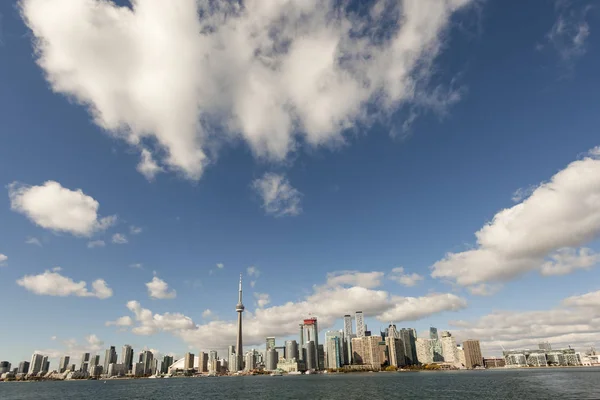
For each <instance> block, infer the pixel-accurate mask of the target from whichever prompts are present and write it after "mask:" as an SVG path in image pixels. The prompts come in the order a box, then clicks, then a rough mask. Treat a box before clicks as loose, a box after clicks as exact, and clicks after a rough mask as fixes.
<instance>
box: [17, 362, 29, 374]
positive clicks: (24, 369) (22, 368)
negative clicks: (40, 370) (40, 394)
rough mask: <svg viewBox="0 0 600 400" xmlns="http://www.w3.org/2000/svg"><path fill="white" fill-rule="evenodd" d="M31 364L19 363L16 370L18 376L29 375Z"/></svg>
mask: <svg viewBox="0 0 600 400" xmlns="http://www.w3.org/2000/svg"><path fill="white" fill-rule="evenodd" d="M30 365H31V364H30V363H29V361H21V362H20V363H19V369H18V370H17V373H18V374H27V373H29V366H30Z"/></svg>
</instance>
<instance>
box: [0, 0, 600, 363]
mask: <svg viewBox="0 0 600 400" xmlns="http://www.w3.org/2000/svg"><path fill="white" fill-rule="evenodd" d="M315 1H316V0H290V1H286V2H277V1H275V2H261V1H249V2H244V4H246V3H247V6H245V7H243V9H241V10H240V11H239V12H237V11H236V12H233V11H232V10H229V9H227V7H223V8H220V7H216V8H214V9H213V8H211V9H210V10H209V11H207V10H205V9H203V4H207V3H206V2H202V1H194V0H185V1H182V5H181V6H180V7H174V6H173V5H172V4H171V3H172V2H161V1H152V0H139V1H136V2H130V1H128V0H114V1H108V0H89V1H84V2H80V4H79V3H78V4H79V6H78V7H69V6H68V3H69V1H65V0H18V1H13V2H0V52H1V53H2V56H0V120H1V121H2V131H1V133H0V293H2V299H3V300H4V302H5V304H7V307H5V308H4V310H3V325H4V326H6V327H7V328H6V329H2V330H0V343H2V345H0V358H1V359H5V360H11V362H15V363H16V362H21V361H23V360H27V361H28V362H31V355H32V353H33V352H34V351H40V352H42V353H43V355H45V356H47V357H48V359H49V360H50V361H51V362H52V365H58V363H59V362H60V358H61V357H63V356H65V355H69V356H70V360H69V363H71V364H73V363H74V364H76V365H77V366H78V368H79V367H81V366H82V365H83V367H84V368H87V369H90V368H93V367H96V366H97V365H96V364H98V365H102V367H103V368H105V367H106V368H108V367H109V366H110V364H111V363H110V362H109V363H108V365H105V362H104V358H105V356H106V354H105V352H106V350H107V349H108V350H109V353H108V359H109V361H110V359H115V358H117V359H122V358H124V357H123V349H122V348H121V346H120V345H121V344H128V345H130V346H131V347H132V348H133V349H135V351H136V354H135V355H133V359H132V360H131V361H130V360H129V356H130V354H129V352H128V351H126V352H125V353H126V355H127V357H125V358H127V364H129V365H127V368H129V369H133V368H134V367H135V368H136V370H140V371H141V369H140V368H143V369H144V370H146V369H147V368H149V365H150V363H152V362H154V361H155V359H154V358H152V359H150V355H149V353H147V354H146V357H145V359H144V360H143V362H140V361H139V360H138V359H137V358H136V357H137V354H138V353H137V352H138V351H141V350H143V349H145V350H146V351H151V352H152V354H153V357H154V355H157V354H158V355H161V356H162V355H165V354H172V355H177V356H178V357H180V358H181V357H183V355H185V354H186V353H191V354H196V355H198V352H199V351H200V350H201V349H205V351H206V356H207V357H206V359H207V363H209V362H213V361H214V357H212V358H211V354H210V351H211V350H216V351H218V354H219V356H220V357H223V358H225V359H227V361H228V362H229V359H230V356H231V358H235V359H236V360H237V361H236V362H237V363H238V364H241V360H242V358H243V357H245V356H246V354H245V351H240V348H241V349H244V350H245V349H248V348H252V347H255V348H261V349H262V348H263V346H265V344H266V338H267V337H275V338H276V340H277V346H276V347H285V342H286V340H297V341H298V342H299V343H298V344H300V347H302V345H307V346H309V348H310V351H309V352H308V353H307V357H308V356H310V357H311V362H315V363H317V364H319V363H324V362H325V359H322V357H321V352H320V350H319V349H320V348H321V347H323V352H325V350H326V349H329V350H330V351H333V352H335V351H338V352H339V351H340V348H341V347H343V346H342V345H341V342H343V341H345V342H348V341H349V342H350V343H351V342H352V340H354V339H360V340H359V341H357V343H358V344H359V346H362V347H361V348H364V349H368V350H369V351H368V352H367V353H365V354H363V356H364V357H369V358H371V359H373V360H376V359H377V357H380V355H379V356H378V355H377V354H378V352H377V349H378V348H379V347H381V346H382V345H381V343H375V342H373V343H370V342H368V341H369V340H373V339H365V341H364V342H363V341H362V339H363V337H369V336H368V335H367V332H371V335H373V334H375V336H376V335H378V334H379V332H381V331H385V330H386V329H388V328H389V325H390V323H392V324H393V325H395V326H396V327H397V331H394V330H392V331H394V335H396V334H397V335H398V336H400V337H399V338H394V340H391V339H390V342H389V345H388V346H389V347H392V348H393V349H394V357H395V359H399V358H401V354H402V350H404V353H405V357H410V358H412V359H415V358H417V356H418V355H417V350H419V351H420V352H421V355H423V354H427V357H429V354H430V352H429V351H430V350H431V351H432V353H431V356H432V358H434V359H439V358H440V357H441V356H442V355H443V353H444V349H446V350H448V349H451V348H452V341H453V340H455V341H457V342H459V343H462V342H463V341H465V340H468V339H474V340H479V343H480V346H481V350H482V353H483V354H486V355H490V356H498V357H500V356H502V355H503V351H504V349H507V351H508V350H509V349H516V350H523V349H527V348H537V345H538V343H543V342H548V343H550V344H551V345H552V348H558V349H568V348H569V346H571V347H572V348H576V349H588V348H591V347H597V346H598V338H599V337H600V311H599V310H600V307H598V306H600V285H599V284H598V282H600V269H599V268H598V265H599V263H600V203H599V200H598V199H600V141H599V140H598V133H597V126H598V125H599V124H600V116H599V114H598V113H597V111H596V108H597V106H594V104H598V103H599V102H600V93H599V92H598V91H597V90H596V89H595V88H596V87H597V86H598V85H597V84H596V83H595V82H597V80H598V73H597V71H599V70H600V46H599V45H598V43H599V42H598V35H597V31H598V29H599V26H600V24H599V15H600V14H599V13H598V11H597V9H596V8H595V7H593V6H591V5H592V4H593V1H592V0H581V1H571V0H568V1H565V0H556V1H550V2H548V1H544V0H531V1H527V2H520V3H519V7H511V6H507V5H506V4H505V3H504V2H502V1H483V2H482V1H478V0H446V1H435V0H433V1H431V0H430V1H425V0H423V1H421V0H403V1H397V2H394V1H384V0H372V1H366V2H339V1H336V0H323V1H320V0H319V2H318V6H317V5H316V4H317V3H316V2H315ZM209 3H210V2H209ZM217 3H219V4H221V3H222V4H230V2H217ZM233 3H235V2H233ZM233 3H231V4H233ZM521 3H522V4H521ZM211 4H212V3H211ZM232 7H233V6H232ZM532 15H535V18H531V16H532ZM74 21H75V22H77V23H75V22H74ZM222 21H227V23H224V24H222V23H221V22H222ZM128 27H136V28H135V29H129V28H128ZM507 27H510V29H507ZM157 38H159V39H160V40H157ZM150 44H151V45H150ZM240 273H241V275H242V276H241V280H243V303H242V301H241V300H242V299H241V294H242V292H241V288H238V290H236V288H237V286H238V284H239V282H240V280H239V278H240ZM234 293H237V294H238V296H236V295H235V294H234ZM235 297H240V298H239V299H237V300H239V302H240V304H241V306H243V310H240V312H236V311H234V310H233V309H234V308H236V304H235V303H236V298H235ZM346 315H348V316H350V322H351V324H350V325H348V324H347V318H345V316H346ZM357 317H358V320H359V321H358V328H359V329H357ZM313 318H316V319H315V320H314V321H315V323H314V324H313V323H311V321H313ZM238 321H239V322H238ZM361 321H362V322H361ZM300 325H302V327H300ZM238 326H239V328H240V329H241V330H242V331H243V334H241V335H239V339H240V341H241V343H240V344H238V334H237V332H238V330H239V329H238ZM532 326H534V327H535V329H531V327H532ZM431 327H435V328H437V335H439V337H440V339H439V341H437V342H425V341H420V342H419V348H418V349H417V348H416V347H415V348H414V349H413V348H412V347H411V348H407V347H406V346H405V343H407V342H408V343H410V342H411V341H412V340H413V339H412V338H413V337H414V338H426V337H431V336H435V333H434V332H433V331H431V330H430V328H431ZM409 328H410V329H409ZM300 329H302V331H303V339H302V340H301V339H300V337H299V336H300V332H299V331H300ZM340 330H342V331H343V332H348V331H352V332H354V333H353V334H356V336H357V338H353V337H349V340H348V336H349V335H347V334H346V335H344V336H343V337H341V335H342V334H339V333H336V332H339V331H340ZM315 331H318V332H320V334H319V335H315ZM327 332H330V335H329V337H330V338H332V339H331V340H332V341H331V342H329V343H328V342H327V341H326V335H327ZM443 332H450V333H451V336H447V335H445V334H444V335H445V336H443V337H442V333H443ZM350 336H351V335H350ZM336 337H337V339H335V338H336ZM371 337H373V336H371ZM304 339H306V340H304ZM336 340H337V342H336ZM396 340H399V341H401V342H402V346H400V342H396ZM311 342H312V344H311ZM116 344H119V346H116V348H115V349H114V351H110V346H113V345H116ZM230 346H233V348H230ZM313 347H314V348H313ZM336 349H337V350H336ZM301 350H302V349H299V354H298V356H299V357H300V356H301V355H302V356H304V354H302V351H301ZM276 351H281V349H276ZM341 351H342V353H344V354H342V353H340V354H337V355H334V356H331V357H330V358H331V360H328V361H331V362H337V363H341V362H343V359H342V355H344V356H345V358H348V357H349V355H348V354H345V353H347V352H348V348H346V349H343V348H342V349H341ZM408 352H410V354H408ZM424 352H425V353H424ZM448 352H449V353H448V354H450V355H451V357H452V358H457V357H458V355H457V354H455V355H454V356H452V354H453V353H452V351H450V350H448ZM241 353H244V354H241ZM86 354H89V359H88V356H86ZM93 354H100V355H101V360H100V361H98V362H97V360H96V359H95V358H94V357H92V355H93ZM407 354H408V355H407ZM515 354H519V355H515V357H514V358H515V360H517V359H518V360H520V361H523V360H525V361H526V362H529V361H528V360H529V359H528V357H530V356H531V357H533V358H532V361H531V362H536V363H542V361H543V360H542V358H544V357H545V360H546V362H550V363H553V362H555V360H556V359H560V360H562V359H563V358H561V357H560V356H559V355H556V354H551V353H550V352H545V353H543V354H542V353H539V352H538V353H534V354H529V353H527V354H525V353H515ZM565 354H566V355H565ZM565 354H563V356H564V358H565V359H567V358H569V357H567V355H568V353H565ZM271 355H273V353H271ZM350 356H351V355H350ZM82 359H83V362H82ZM536 359H537V360H538V361H535V360H536ZM336 360H337V361H336ZM35 361H36V362H35V363H34V364H35V365H34V367H36V368H38V367H39V368H43V364H45V363H46V362H47V361H48V360H45V361H44V360H43V359H39V360H37V359H36V360H35ZM244 361H245V358H244ZM255 361H256V360H253V361H252V362H255ZM269 361H270V362H273V360H272V358H270V360H269ZM307 361H308V360H307ZM434 361H435V360H434ZM520 361H519V362H520ZM65 362H66V361H65V360H63V364H64V363H65ZM140 363H142V364H143V366H142V367H139V366H136V364H140ZM112 364H115V363H112ZM207 365H208V364H207ZM115 368H117V367H115ZM119 368H121V367H119ZM290 368H292V366H290Z"/></svg>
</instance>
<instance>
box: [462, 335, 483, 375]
mask: <svg viewBox="0 0 600 400" xmlns="http://www.w3.org/2000/svg"><path fill="white" fill-rule="evenodd" d="M463 350H464V351H465V367H467V368H475V367H482V366H483V357H482V356H481V346H480V345H479V340H471V339H470V340H465V341H464V342H463Z"/></svg>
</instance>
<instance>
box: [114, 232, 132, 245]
mask: <svg viewBox="0 0 600 400" xmlns="http://www.w3.org/2000/svg"><path fill="white" fill-rule="evenodd" d="M112 242H113V243H114V244H126V243H128V242H129V241H128V240H127V236H125V235H124V234H122V233H115V234H114V235H113V236H112Z"/></svg>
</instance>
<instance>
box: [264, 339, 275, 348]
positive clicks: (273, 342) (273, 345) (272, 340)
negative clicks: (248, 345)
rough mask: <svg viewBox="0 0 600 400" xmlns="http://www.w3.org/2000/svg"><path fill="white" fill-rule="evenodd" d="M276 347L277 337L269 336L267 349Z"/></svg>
mask: <svg viewBox="0 0 600 400" xmlns="http://www.w3.org/2000/svg"><path fill="white" fill-rule="evenodd" d="M274 348H275V338H274V337H268V338H267V340H266V346H265V349H266V350H269V349H274Z"/></svg>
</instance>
